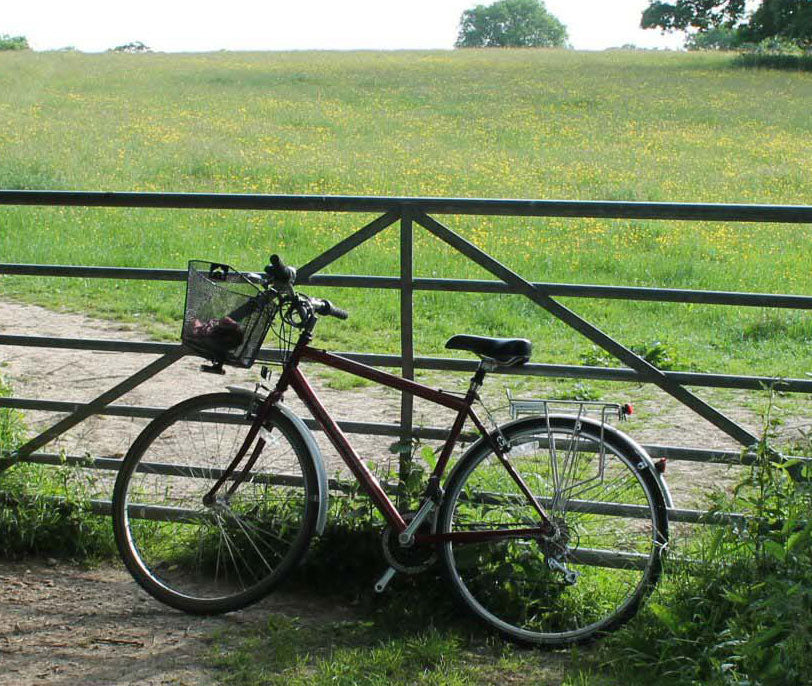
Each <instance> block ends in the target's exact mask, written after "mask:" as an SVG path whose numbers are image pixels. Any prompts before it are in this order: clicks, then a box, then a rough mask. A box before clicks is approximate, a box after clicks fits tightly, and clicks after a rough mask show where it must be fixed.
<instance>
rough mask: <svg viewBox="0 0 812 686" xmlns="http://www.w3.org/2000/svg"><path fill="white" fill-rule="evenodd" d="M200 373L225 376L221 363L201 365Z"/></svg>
mask: <svg viewBox="0 0 812 686" xmlns="http://www.w3.org/2000/svg"><path fill="white" fill-rule="evenodd" d="M200 371H201V372H206V373H207V374H220V375H221V376H223V375H225V373H226V370H225V369H223V363H222V362H220V363H219V364H218V363H216V362H215V363H214V364H201V365H200Z"/></svg>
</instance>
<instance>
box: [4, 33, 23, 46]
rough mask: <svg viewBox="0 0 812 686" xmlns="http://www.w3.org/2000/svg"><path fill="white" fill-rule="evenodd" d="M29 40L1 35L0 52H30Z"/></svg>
mask: <svg viewBox="0 0 812 686" xmlns="http://www.w3.org/2000/svg"><path fill="white" fill-rule="evenodd" d="M28 49H29V45H28V39H27V38H26V37H25V36H9V35H8V34H6V33H0V50H28Z"/></svg>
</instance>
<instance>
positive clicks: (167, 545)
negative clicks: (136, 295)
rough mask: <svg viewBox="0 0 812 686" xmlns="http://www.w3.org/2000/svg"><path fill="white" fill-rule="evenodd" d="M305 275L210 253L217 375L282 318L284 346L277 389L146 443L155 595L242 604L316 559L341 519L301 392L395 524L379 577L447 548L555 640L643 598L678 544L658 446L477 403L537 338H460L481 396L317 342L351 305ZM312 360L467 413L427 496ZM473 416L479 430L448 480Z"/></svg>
mask: <svg viewBox="0 0 812 686" xmlns="http://www.w3.org/2000/svg"><path fill="white" fill-rule="evenodd" d="M294 283H295V269H293V268H292V267H288V266H286V265H284V264H283V263H282V261H281V260H280V259H279V258H278V257H277V256H276V255H274V256H272V257H271V263H270V264H269V265H268V266H267V267H266V268H265V272H264V273H263V274H255V273H241V272H237V271H235V270H233V269H231V268H230V267H228V266H227V265H218V264H212V263H201V262H191V263H190V268H189V281H188V285H187V300H186V313H185V318H184V325H183V335H182V340H183V343H184V345H185V346H186V347H187V348H188V350H189V352H192V353H195V354H198V355H200V356H202V357H205V358H206V359H207V360H208V361H209V362H210V363H211V364H210V365H207V366H204V367H203V369H204V370H206V371H210V372H215V373H223V365H224V364H229V365H236V366H242V367H249V366H251V364H252V363H253V362H254V359H255V358H256V356H257V354H258V350H259V347H260V345H261V344H262V341H263V340H264V338H265V336H266V334H267V332H268V330H269V329H270V328H274V332H275V334H276V335H277V337H278V338H279V340H280V343H281V348H282V350H283V351H284V356H283V362H282V370H281V373H280V375H279V378H278V380H277V381H276V384H275V385H274V386H273V387H272V388H270V387H268V388H265V387H264V384H262V385H261V384H258V386H257V390H256V391H253V392H252V391H251V390H249V389H240V388H233V387H230V388H229V389H228V391H227V392H223V393H214V394H207V395H202V396H199V397H195V398H191V399H189V400H185V401H183V402H181V403H179V404H177V405H175V406H174V407H171V408H169V409H168V410H166V411H164V412H163V413H162V414H161V415H159V416H158V417H157V418H155V419H154V420H153V421H152V422H151V423H150V424H148V425H147V427H146V428H145V429H144V430H143V431H142V433H141V434H140V435H139V436H138V437H137V438H136V440H135V441H134V442H133V444H132V446H131V447H130V449H129V451H128V453H127V455H126V457H125V459H124V461H123V464H122V467H121V469H120V472H119V475H118V477H117V480H116V484H115V489H114V495H113V524H114V530H115V537H116V541H117V544H118V548H119V551H120V553H121V555H122V558H123V560H124V562H125V564H126V566H127V568H128V569H129V571H130V572H131V573H132V575H133V577H134V578H135V580H136V581H137V582H138V583H139V584H140V585H141V586H142V587H143V588H144V589H145V590H146V591H147V592H148V593H150V594H151V595H152V596H154V597H155V598H157V599H158V600H160V601H162V602H163V603H166V604H167V605H170V606H172V607H174V608H177V609H179V610H183V611H185V612H189V613H194V614H214V613H220V612H227V611H231V610H236V609H239V608H242V607H245V606H247V605H249V604H250V603H253V602H255V601H257V600H259V599H260V598H262V597H264V596H265V595H266V594H267V593H269V592H270V591H271V590H273V589H274V588H275V587H276V586H277V585H278V584H279V583H280V582H281V581H282V579H283V578H284V577H285V576H286V575H288V574H289V573H290V572H291V571H292V570H293V569H294V568H295V566H296V565H297V564H298V563H299V562H300V561H301V560H302V558H303V556H304V554H305V552H306V550H307V547H308V544H309V542H310V540H311V538H312V537H313V536H314V535H315V534H317V533H319V532H321V530H322V529H323V527H324V523H325V519H326V515H327V499H328V482H327V474H326V470H325V467H324V462H323V459H322V456H321V453H320V451H319V448H318V445H317V443H316V441H315V440H314V438H313V435H312V434H311V432H310V430H309V429H308V428H307V427H306V426H305V424H304V422H303V421H302V420H301V419H300V418H299V417H297V416H296V415H295V414H294V413H293V412H292V411H291V410H290V409H289V408H288V407H287V406H286V405H285V404H284V403H283V402H282V400H283V396H284V395H285V393H286V392H288V391H289V390H292V391H293V392H294V393H295V394H296V395H297V396H298V397H299V398H300V399H301V401H302V402H303V403H304V405H305V406H306V407H307V409H308V410H309V411H310V412H311V414H312V415H313V417H314V418H315V420H316V422H317V423H318V425H319V426H320V428H321V429H322V430H323V431H324V432H325V434H326V436H327V437H328V438H329V440H330V442H331V443H332V445H333V446H334V447H335V448H336V450H337V451H338V453H339V455H340V456H341V458H342V459H343V460H344V462H345V463H346V465H347V467H348V469H349V470H350V472H351V473H352V475H353V476H354V477H355V478H356V479H357V481H358V482H359V483H360V486H361V488H362V490H363V491H364V492H365V493H366V494H367V495H368V497H369V498H370V499H371V501H372V503H373V504H374V506H375V507H376V508H377V509H378V510H379V511H380V513H381V515H382V516H383V517H384V519H385V520H386V522H387V528H386V530H385V532H384V535H383V547H384V555H385V558H386V559H387V561H388V563H389V567H388V568H387V570H386V572H385V573H384V574H383V576H382V577H381V578H380V579H379V580H378V582H377V584H376V585H375V588H376V590H377V591H379V592H382V591H383V590H384V589H385V588H386V586H387V584H388V583H389V581H390V580H391V579H392V577H393V576H394V575H395V574H396V573H398V572H402V573H415V572H418V571H422V570H424V569H426V568H427V567H428V566H430V565H431V564H432V563H433V562H434V561H435V560H436V561H438V562H439V564H440V565H441V566H442V568H443V571H444V575H445V577H446V579H447V580H448V582H449V583H450V585H451V588H452V589H453V591H454V595H455V596H456V598H457V599H458V600H459V601H460V602H462V604H463V605H465V606H466V607H467V608H468V609H469V610H471V611H472V612H473V614H474V615H475V616H476V617H478V618H479V619H480V620H481V621H483V622H484V623H485V624H486V625H488V626H489V627H490V628H492V629H495V630H497V631H498V632H500V633H501V634H502V635H504V636H505V637H507V638H508V639H511V640H513V641H515V642H519V643H527V644H537V645H560V644H567V643H574V642H580V641H585V640H588V639H591V638H593V637H595V636H599V635H601V634H604V633H606V632H608V631H610V630H612V629H614V628H616V627H618V626H619V625H620V624H622V623H623V622H625V621H626V620H628V619H629V618H630V617H631V616H632V615H633V614H634V613H635V612H636V610H637V608H638V607H639V605H640V603H641V601H642V600H643V599H644V597H645V596H646V595H647V594H648V593H649V592H650V591H651V589H652V588H653V587H654V585H655V584H656V583H657V580H658V578H659V577H660V574H661V569H662V559H661V558H662V552H663V550H664V549H665V547H666V544H667V540H668V521H667V516H666V505H665V500H664V495H663V491H662V488H661V485H660V481H659V478H658V475H657V471H656V469H655V466H654V464H653V463H652V461H651V459H650V458H649V457H648V455H647V454H646V453H645V451H643V450H642V448H640V447H639V446H637V444H636V443H634V442H633V441H632V440H631V439H630V438H628V437H627V436H625V435H624V434H623V433H621V432H620V431H619V430H617V429H615V428H614V427H612V426H611V425H609V424H608V423H606V421H604V419H603V418H601V420H600V421H598V420H596V419H593V418H590V417H587V416H585V415H583V414H582V413H581V412H579V413H578V414H577V415H574V416H570V415H562V414H555V413H550V412H549V411H548V410H547V409H546V405H545V411H544V413H543V415H542V416H534V417H525V418H520V419H515V420H513V421H510V422H508V423H506V424H503V425H501V426H495V427H494V428H491V429H488V428H486V426H485V424H484V423H483V422H482V420H481V419H480V418H479V416H478V415H477V413H476V411H475V410H474V404H475V403H476V402H477V401H478V400H479V389H480V387H481V386H482V383H483V381H484V379H485V376H486V373H487V372H489V371H493V370H495V369H498V368H502V367H510V366H514V365H520V364H524V363H525V362H526V361H527V360H529V358H530V354H531V344H530V342H529V341H527V340H525V339H498V338H483V337H478V336H468V335H457V336H453V337H452V338H451V339H450V340H449V341H448V343H447V344H446V347H447V348H449V349H455V350H462V351H468V352H471V353H473V354H476V355H478V356H479V357H480V363H479V366H478V367H477V369H476V371H475V373H474V374H473V377H472V378H471V381H470V384H469V387H468V389H467V391H466V392H465V393H464V394H455V393H451V392H448V391H443V390H437V389H433V388H430V387H428V386H425V385H423V384H420V383H418V382H415V381H412V380H409V379H405V378H401V377H399V376H396V375H394V374H390V373H388V372H385V371H382V370H379V369H376V368H374V367H370V366H367V365H364V364H361V363H359V362H356V361H352V360H349V359H347V358H344V357H340V356H338V355H335V354H333V353H330V352H327V351H325V350H320V349H318V348H314V347H311V345H310V344H311V342H312V340H313V332H314V329H315V326H316V323H317V322H318V320H319V318H320V317H324V316H332V317H337V318H338V319H346V318H347V313H346V312H345V311H344V310H342V309H340V308H338V307H336V306H335V305H333V304H332V303H331V302H329V301H328V300H324V299H320V298H310V297H308V296H306V295H304V294H302V293H297V292H296V291H294V290H293V285H294ZM294 334H295V335H294ZM294 338H295V340H294ZM304 360H307V361H311V362H317V363H321V364H323V365H326V366H328V367H332V368H335V369H338V370H341V371H344V372H348V373H350V374H353V375H356V376H359V377H362V378H365V379H368V380H370V381H373V382H375V383H378V384H382V385H385V386H388V387H391V388H394V389H397V390H400V391H405V392H408V393H411V394H413V395H414V396H417V397H419V398H423V399H425V400H428V401H430V402H432V403H436V404H438V405H441V406H443V407H446V408H449V409H451V410H453V411H455V412H456V418H455V420H454V422H453V425H452V427H451V429H450V433H449V436H448V438H447V440H446V441H445V443H444V445H443V447H442V449H441V450H440V452H439V456H438V457H437V460H436V465H435V466H434V468H433V469H432V471H431V474H430V475H429V477H428V479H427V482H426V484H425V489H424V491H423V495H422V497H421V499H420V505H419V507H418V508H417V509H416V511H413V512H407V513H402V512H400V511H399V510H398V508H397V507H396V506H395V504H394V502H393V501H392V499H391V498H390V497H389V494H388V493H387V492H386V490H385V488H384V487H383V486H382V485H381V484H380V483H379V482H378V480H377V479H376V478H375V476H374V475H373V474H372V473H371V471H370V469H369V468H368V467H367V466H366V465H365V464H364V463H363V461H362V460H361V459H360V458H359V456H358V455H357V453H356V452H355V450H354V449H353V447H352V446H351V445H350V443H349V441H348V440H347V438H346V437H345V435H344V433H343V432H342V431H341V430H340V429H339V427H338V425H337V424H336V422H335V421H334V420H333V419H332V417H331V416H330V415H329V414H328V412H327V411H326V410H325V408H324V406H323V405H322V404H321V402H320V401H319V399H318V398H317V396H316V394H315V392H314V391H313V389H312V387H311V386H310V384H309V383H308V381H307V379H306V377H305V376H304V374H303V373H302V371H301V369H300V367H299V363H300V362H301V361H304ZM266 372H267V368H266V367H263V378H264V379H266V378H267V374H266ZM468 420H470V422H471V423H472V424H473V425H474V427H475V429H476V431H477V433H478V435H479V437H478V439H476V441H475V442H473V443H472V444H471V445H470V446H469V447H468V448H467V449H466V450H465V451H464V453H463V454H462V456H461V457H460V458H459V460H457V462H456V464H455V466H454V467H453V469H451V471H450V473H449V475H448V476H447V478H445V479H444V476H445V471H446V468H447V467H448V465H449V463H450V461H451V457H452V451H453V450H454V448H455V446H456V444H457V443H458V441H459V438H460V435H461V433H462V430H463V426H464V424H465V423H466V421H468Z"/></svg>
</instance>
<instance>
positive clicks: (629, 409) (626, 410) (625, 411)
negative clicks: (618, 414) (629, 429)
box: [622, 403, 634, 414]
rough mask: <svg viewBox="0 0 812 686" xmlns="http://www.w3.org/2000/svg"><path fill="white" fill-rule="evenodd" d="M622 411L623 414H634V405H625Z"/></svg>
mask: <svg viewBox="0 0 812 686" xmlns="http://www.w3.org/2000/svg"><path fill="white" fill-rule="evenodd" d="M622 409H623V414H634V405H632V404H631V403H626V404H625V405H624V406H623V408H622Z"/></svg>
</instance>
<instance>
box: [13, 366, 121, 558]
mask: <svg viewBox="0 0 812 686" xmlns="http://www.w3.org/2000/svg"><path fill="white" fill-rule="evenodd" d="M5 395H9V388H8V386H7V385H5V384H4V383H3V381H2V379H0V396H5ZM24 436H25V425H24V421H23V417H22V415H21V414H20V413H19V412H18V411H17V410H11V409H8V408H0V558H18V557H27V556H30V555H35V556H58V557H72V558H77V559H81V560H84V561H88V560H95V559H99V558H110V557H112V556H113V555H114V554H115V543H114V541H113V535H112V531H111V529H110V525H109V522H108V520H107V518H102V517H98V516H96V515H95V514H92V512H91V510H90V503H89V494H90V493H91V491H92V490H93V484H94V483H95V480H96V477H94V476H93V475H92V474H90V473H87V472H86V471H85V470H82V469H80V468H69V467H65V466H63V467H60V468H58V469H56V468H54V467H46V466H43V465H36V464H22V463H20V464H11V461H10V460H9V459H8V458H7V457H6V456H7V455H8V453H9V452H11V451H13V450H14V449H15V448H17V447H19V445H21V444H22V442H23V439H24Z"/></svg>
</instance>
